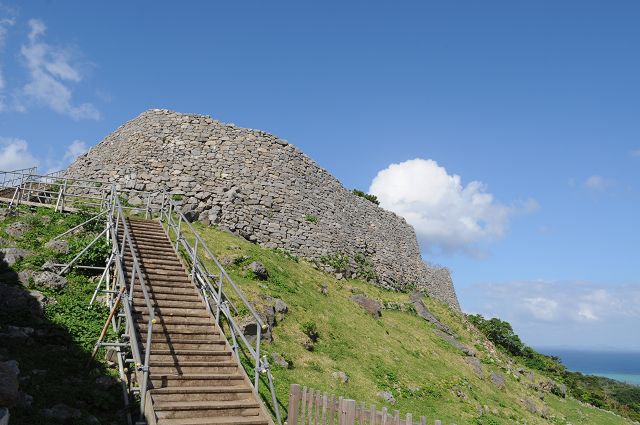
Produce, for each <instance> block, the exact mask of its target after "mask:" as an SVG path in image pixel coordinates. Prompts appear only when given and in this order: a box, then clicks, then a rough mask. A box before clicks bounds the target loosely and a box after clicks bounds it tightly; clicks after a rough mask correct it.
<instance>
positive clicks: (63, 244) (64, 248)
mask: <svg viewBox="0 0 640 425" xmlns="http://www.w3.org/2000/svg"><path fill="white" fill-rule="evenodd" d="M44 246H45V248H49V249H50V250H52V251H53V252H55V253H58V254H68V253H69V242H67V241H61V240H57V239H55V240H52V241H49V242H47V243H46V244H44Z"/></svg>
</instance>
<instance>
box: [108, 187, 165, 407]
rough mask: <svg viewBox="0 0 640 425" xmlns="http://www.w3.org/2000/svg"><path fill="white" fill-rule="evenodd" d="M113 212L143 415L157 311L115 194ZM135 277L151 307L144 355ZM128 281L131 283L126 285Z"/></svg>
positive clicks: (111, 225) (120, 278) (111, 217)
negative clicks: (129, 263) (135, 312)
mask: <svg viewBox="0 0 640 425" xmlns="http://www.w3.org/2000/svg"><path fill="white" fill-rule="evenodd" d="M111 202H112V206H111V214H110V215H109V229H110V231H111V232H112V235H111V237H112V241H113V242H114V243H113V251H114V254H115V257H116V261H115V264H116V265H117V271H118V282H119V284H120V285H125V288H126V290H125V297H124V302H123V305H124V311H125V315H126V317H127V324H128V327H129V329H127V331H128V334H129V338H130V340H131V341H132V344H131V345H132V351H133V356H134V361H135V363H136V364H135V366H136V372H142V379H138V382H139V383H140V415H141V416H144V414H145V408H146V406H145V403H146V401H147V397H146V396H147V389H148V381H149V360H150V356H151V344H152V342H153V341H152V326H153V324H155V322H156V317H155V311H154V310H153V306H152V305H151V300H150V298H149V293H148V291H147V284H146V281H145V278H144V275H143V274H142V271H141V270H140V262H139V260H138V256H137V254H136V252H135V249H134V246H133V241H132V239H131V232H130V231H129V226H128V224H127V220H126V217H125V215H124V211H123V208H122V205H121V204H120V201H119V199H118V197H117V196H114V197H113V198H112V200H111ZM121 224H122V226H123V228H122V239H121V243H122V246H120V245H119V244H118V241H120V239H119V238H118V229H119V226H120V225H121ZM127 248H128V249H129V252H130V253H131V259H132V267H131V273H130V274H129V276H128V279H127V274H126V273H125V269H124V255H125V253H126V252H127V251H126V249H127ZM136 278H137V280H138V282H139V284H140V288H141V289H142V293H143V296H144V301H145V305H146V306H147V310H148V316H149V318H148V320H147V338H146V342H147V344H146V349H145V352H144V359H143V358H142V356H141V355H140V341H139V339H138V335H137V333H136V331H135V329H134V328H133V323H135V322H134V320H133V313H132V311H133V293H134V290H135V283H136ZM127 283H129V285H128V287H127Z"/></svg>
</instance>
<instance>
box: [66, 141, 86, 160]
mask: <svg viewBox="0 0 640 425" xmlns="http://www.w3.org/2000/svg"><path fill="white" fill-rule="evenodd" d="M87 150H89V148H88V147H87V144H86V143H85V142H83V141H82V140H74V141H73V142H71V144H70V145H69V146H67V150H66V152H65V153H64V158H63V159H64V161H65V162H67V163H70V162H72V161H73V160H74V159H76V158H77V157H78V156H80V155H82V154H83V153H85V152H86V151H87Z"/></svg>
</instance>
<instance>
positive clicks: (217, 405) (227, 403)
mask: <svg viewBox="0 0 640 425" xmlns="http://www.w3.org/2000/svg"><path fill="white" fill-rule="evenodd" d="M258 406H259V404H258V403H257V402H255V401H254V400H220V401H198V400H190V401H161V402H156V403H154V407H155V408H156V409H158V410H166V409H174V408H196V407H199V408H204V409H206V410H209V409H225V408H231V407H258Z"/></svg>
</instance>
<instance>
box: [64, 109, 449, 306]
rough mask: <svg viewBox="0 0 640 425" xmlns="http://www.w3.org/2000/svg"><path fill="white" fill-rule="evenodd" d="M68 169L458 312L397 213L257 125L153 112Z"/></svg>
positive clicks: (445, 280) (441, 275)
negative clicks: (162, 194) (157, 196)
mask: <svg viewBox="0 0 640 425" xmlns="http://www.w3.org/2000/svg"><path fill="white" fill-rule="evenodd" d="M67 175H68V176H74V177H87V178H93V179H100V180H107V181H110V182H116V183H118V184H119V185H120V186H121V187H125V188H135V189H138V190H147V191H155V190H162V189H167V190H169V191H170V192H171V193H173V194H175V195H178V196H174V198H179V199H181V202H182V204H183V208H185V209H186V210H188V211H191V212H192V215H193V216H194V217H198V218H199V219H200V220H201V221H203V222H205V223H207V224H215V225H218V226H219V227H221V228H228V229H229V230H230V231H232V232H234V233H237V234H240V235H241V236H243V237H245V238H246V239H248V240H250V241H254V242H256V243H259V244H261V245H263V246H266V247H272V248H282V249H286V250H289V251H291V252H293V253H295V254H297V255H300V256H302V257H305V258H308V259H311V260H317V261H318V262H319V263H322V261H321V258H324V261H325V263H326V257H327V256H328V257H332V256H333V257H337V256H338V254H343V255H344V256H346V257H348V258H349V266H347V267H346V268H345V270H343V271H342V272H343V274H346V275H348V276H351V275H354V274H357V273H358V271H359V270H360V271H362V270H363V268H365V269H366V268H369V269H372V270H373V271H375V275H376V277H375V278H374V279H372V281H373V282H374V283H376V284H378V285H380V286H383V287H386V288H390V289H398V290H408V289H412V287H417V288H418V289H423V290H425V291H426V292H427V293H429V294H430V295H431V296H433V297H435V298H438V299H440V300H442V301H445V302H447V303H449V304H450V305H452V306H453V307H454V308H457V309H459V306H458V301H457V298H456V294H455V290H454V288H453V283H452V281H451V278H450V276H449V273H448V271H447V270H446V269H436V268H431V267H428V266H427V265H426V264H425V263H424V262H423V260H422V258H421V256H420V251H419V247H418V243H417V240H416V236H415V232H414V230H413V228H412V227H411V226H410V225H408V224H407V223H406V221H405V220H404V219H403V218H401V217H399V216H397V215H396V214H394V213H392V212H389V211H386V210H384V209H382V208H379V207H378V206H376V205H375V204H373V203H372V202H370V201H368V200H366V199H363V198H361V197H358V196H355V195H353V194H352V193H351V192H350V191H348V190H347V189H345V188H344V187H343V186H342V184H340V182H339V181H338V180H337V179H336V178H334V177H333V176H331V175H330V174H329V173H328V172H327V171H326V170H324V169H322V168H320V167H319V166H318V165H317V164H316V163H315V162H313V161H312V160H311V159H310V158H309V157H307V156H306V155H305V154H304V153H302V152H301V151H300V150H298V149H297V148H296V147H294V146H293V145H291V144H289V143H287V142H286V141H285V140H282V139H279V138H278V137H276V136H273V135H271V134H268V133H265V132H263V131H259V130H251V129H244V128H238V127H236V126H234V125H231V124H223V123H220V122H218V121H216V120H213V119H211V118H210V117H208V116H204V115H192V114H179V113H176V112H172V111H168V110H150V111H147V112H144V113H143V114H141V115H140V116H138V117H137V118H135V119H134V120H132V121H130V122H128V123H126V124H124V125H123V126H121V127H120V128H118V129H117V130H116V131H115V132H114V133H112V134H110V135H109V136H107V137H106V138H105V139H104V140H103V141H102V142H100V143H99V144H98V145H97V146H95V147H94V148H92V149H91V150H90V151H89V152H87V153H86V154H85V155H82V156H81V157H79V158H78V159H77V160H76V161H75V162H74V163H73V164H72V165H71V166H70V167H69V168H68V170H67ZM356 258H359V259H360V261H355V259H356ZM363 258H364V261H363Z"/></svg>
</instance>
